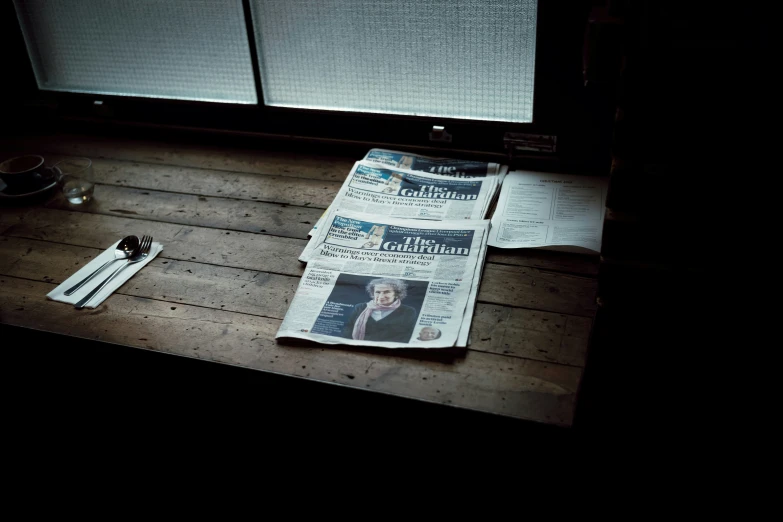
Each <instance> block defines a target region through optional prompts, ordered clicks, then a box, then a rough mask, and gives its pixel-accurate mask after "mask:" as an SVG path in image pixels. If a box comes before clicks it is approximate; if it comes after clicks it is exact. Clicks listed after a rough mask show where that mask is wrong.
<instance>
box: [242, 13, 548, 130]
mask: <svg viewBox="0 0 783 522" xmlns="http://www.w3.org/2000/svg"><path fill="white" fill-rule="evenodd" d="M251 5H252V8H253V25H254V27H255V34H256V42H257V45H258V57H259V62H260V70H261V83H262V86H263V89H264V101H265V103H266V104H267V105H274V106H280V107H296V108H307V109H327V110H341V111H353V112H368V113H389V114H403V115H410V116H436V117H445V118H459V119H471V120H483V121H509V122H524V123H529V122H531V121H533V83H534V77H535V52H536V8H537V1H536V0H522V1H496V2H486V1H485V0H433V1H429V2H422V1H421V0H393V1H377V2H368V1H366V0H322V1H319V2H311V1H308V0H252V2H251ZM511 93H513V94H511Z"/></svg>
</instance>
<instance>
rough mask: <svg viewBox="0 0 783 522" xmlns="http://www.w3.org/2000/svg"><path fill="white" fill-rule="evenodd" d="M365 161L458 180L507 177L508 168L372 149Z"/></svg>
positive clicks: (495, 164)
mask: <svg viewBox="0 0 783 522" xmlns="http://www.w3.org/2000/svg"><path fill="white" fill-rule="evenodd" d="M364 160H365V161H371V162H373V163H379V164H381V165H387V166H390V167H397V168H403V169H409V170H418V171H421V172H428V173H430V174H441V175H443V176H453V177H456V178H470V177H481V176H487V175H500V176H503V175H505V173H506V171H507V170H508V166H506V165H500V164H498V163H486V162H482V161H467V160H461V159H450V158H432V157H429V156H419V155H417V154H411V153H410V152H400V151H396V150H386V149H370V151H369V152H368V153H367V154H366V155H365V156H364Z"/></svg>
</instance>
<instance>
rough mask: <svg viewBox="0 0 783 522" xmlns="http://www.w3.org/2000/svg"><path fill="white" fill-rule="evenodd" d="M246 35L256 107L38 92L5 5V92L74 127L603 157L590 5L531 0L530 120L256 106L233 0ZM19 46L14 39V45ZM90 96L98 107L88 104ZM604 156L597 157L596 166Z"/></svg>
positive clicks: (580, 164) (588, 159)
mask: <svg viewBox="0 0 783 522" xmlns="http://www.w3.org/2000/svg"><path fill="white" fill-rule="evenodd" d="M243 5H244V8H245V22H246V30H247V37H248V39H249V43H250V49H251V59H252V60H253V70H254V76H255V81H256V89H257V94H258V104H257V105H252V104H251V105H247V104H231V103H219V102H197V101H187V100H171V99H157V98H142V97H130V96H121V95H95V94H87V93H71V92H58V91H46V90H40V89H38V87H37V82H36V80H35V74H34V72H33V68H32V64H31V63H30V58H29V56H27V50H26V46H25V44H24V38H23V36H22V31H21V28H20V27H19V24H18V21H17V18H16V16H15V11H14V7H13V4H12V3H11V2H8V3H7V4H6V6H7V7H8V6H10V12H11V13H12V14H13V16H12V17H9V16H4V17H3V18H5V19H6V20H9V22H10V24H9V25H14V26H15V30H14V28H13V27H9V28H6V29H7V31H6V33H7V34H11V35H12V37H13V36H14V33H16V35H15V36H16V38H15V40H17V41H16V42H15V45H12V46H11V51H12V52H16V53H17V54H18V53H19V50H20V49H21V51H22V53H23V54H24V56H23V57H19V56H16V57H15V58H14V59H13V60H12V67H14V66H15V67H16V68H17V69H18V72H17V74H18V75H19V77H21V78H22V80H23V81H22V82H20V84H19V85H21V86H22V87H21V88H19V89H17V91H19V92H16V93H15V94H16V95H17V96H18V97H21V98H22V99H23V102H24V105H25V106H26V107H28V108H29V107H34V108H37V109H38V110H40V111H43V113H44V114H45V115H46V117H47V118H50V119H55V120H57V121H66V122H80V123H81V124H82V125H87V126H89V125H91V124H92V125H95V126H99V125H102V124H103V125H105V124H106V123H112V124H113V125H119V126H142V127H144V126H153V127H164V128H165V127H168V128H172V129H176V128H181V129H191V130H204V131H208V132H229V133H230V132H233V133H237V134H247V135H259V136H275V137H297V138H302V139H305V140H314V141H327V142H328V141H333V142H349V143H363V144H367V145H370V146H385V147H387V148H420V149H428V150H436V151H441V152H443V153H444V154H447V155H448V154H449V153H452V155H453V153H456V152H459V151H467V152H473V153H488V154H506V152H507V151H506V149H505V147H504V140H503V139H504V136H506V134H507V133H524V134H534V135H554V136H557V147H558V149H557V151H556V153H554V154H546V153H534V152H531V153H530V156H537V157H547V158H550V159H552V160H555V161H557V162H558V163H559V164H562V165H565V166H567V167H568V168H570V169H571V170H588V171H591V170H594V169H595V168H596V160H597V158H599V157H600V158H604V157H606V158H608V146H609V143H610V137H611V136H610V134H611V132H610V130H608V129H605V128H604V126H605V125H606V121H605V120H606V116H607V115H606V111H607V110H609V109H610V108H609V107H607V106H606V103H604V102H605V100H604V99H603V98H604V97H605V96H604V95H603V93H600V92H595V90H594V89H592V90H591V88H589V87H585V85H584V81H583V79H582V63H581V59H582V53H583V39H584V28H585V26H586V23H587V19H588V15H589V11H590V7H591V2H590V1H587V0H579V1H578V2H573V3H569V4H568V5H569V8H566V7H565V6H564V5H563V4H562V3H558V2H556V1H555V0H538V21H537V33H536V40H537V44H536V65H535V67H536V71H535V87H534V99H533V122H532V123H510V122H498V121H480V120H463V119H456V118H440V117H430V116H405V115H393V114H376V113H357V112H342V111H330V110H316V109H297V108H287V107H274V106H267V105H265V104H264V95H263V86H262V85H261V80H260V75H259V69H258V60H257V51H256V44H255V34H254V31H253V27H252V18H251V16H250V7H249V2H248V0H243ZM20 43H21V45H20ZM96 101H98V102H100V104H96ZM435 125H438V126H444V127H445V128H446V131H447V132H448V134H450V135H451V137H452V138H451V141H450V142H443V141H432V140H431V139H430V132H431V130H432V128H433V126H435ZM601 161H604V160H599V162H601Z"/></svg>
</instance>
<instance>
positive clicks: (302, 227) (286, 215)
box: [47, 185, 322, 239]
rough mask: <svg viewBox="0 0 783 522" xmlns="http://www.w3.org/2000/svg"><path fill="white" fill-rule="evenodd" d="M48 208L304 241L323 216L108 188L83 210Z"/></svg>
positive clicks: (59, 203)
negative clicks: (293, 238) (262, 234)
mask: <svg viewBox="0 0 783 522" xmlns="http://www.w3.org/2000/svg"><path fill="white" fill-rule="evenodd" d="M47 207H50V208H60V209H67V210H74V211H79V212H88V213H92V214H104V215H110V216H128V217H133V218H137V219H150V220H154V221H164V222H168V223H178V224H181V225H198V226H202V227H211V228H220V229H226V230H241V231H244V232H259V233H265V234H272V235H276V236H283V237H298V238H302V239H306V238H307V233H308V232H309V231H310V229H311V228H312V226H313V224H315V222H316V221H317V220H318V217H319V216H320V215H321V213H322V211H321V210H320V209H316V208H306V207H289V206H285V205H276V204H273V203H263V202H256V201H241V200H236V199H223V198H207V197H204V196H192V195H189V194H175V193H171V192H159V191H154V190H143V189H132V188H126V187H116V186H110V185H96V187H95V195H94V196H93V199H92V201H90V202H89V204H87V205H71V204H69V203H68V201H67V200H66V199H65V198H64V197H62V196H59V197H57V198H55V199H53V200H52V201H51V202H49V203H48V204H47ZM227 234H229V235H230V232H227Z"/></svg>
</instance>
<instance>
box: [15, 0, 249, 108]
mask: <svg viewBox="0 0 783 522" xmlns="http://www.w3.org/2000/svg"><path fill="white" fill-rule="evenodd" d="M14 3H15V6H16V12H17V16H18V18H19V22H20V24H21V26H22V32H23V34H24V37H25V41H26V44H27V49H28V52H29V54H30V58H31V61H32V64H33V69H34V71H35V76H36V79H37V81H38V86H39V88H41V89H45V90H53V91H70V92H86V93H96V94H116V95H128V96H144V97H155V98H174V99H183V100H200V101H214V102H232V103H257V96H256V89H255V82H254V79H253V65H252V60H251V56H250V47H249V43H248V37H247V27H246V25H245V17H244V12H243V8H242V2H241V0H57V1H47V0H14Z"/></svg>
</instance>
